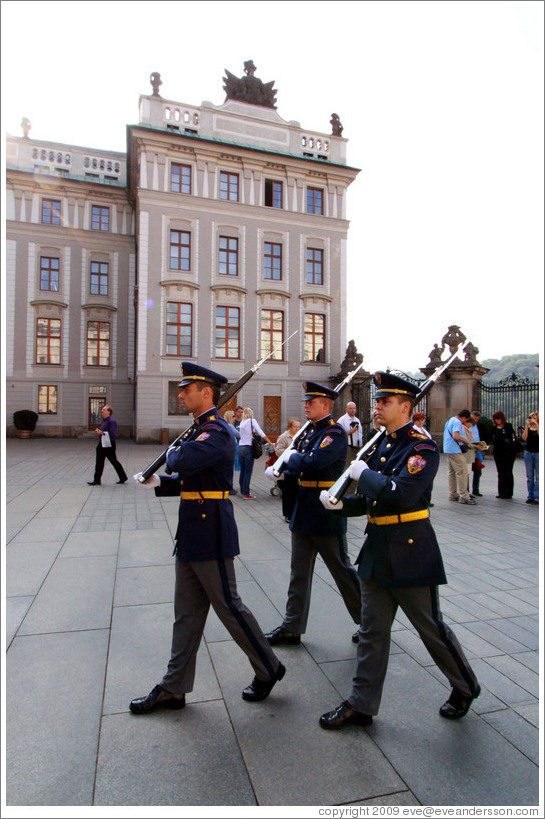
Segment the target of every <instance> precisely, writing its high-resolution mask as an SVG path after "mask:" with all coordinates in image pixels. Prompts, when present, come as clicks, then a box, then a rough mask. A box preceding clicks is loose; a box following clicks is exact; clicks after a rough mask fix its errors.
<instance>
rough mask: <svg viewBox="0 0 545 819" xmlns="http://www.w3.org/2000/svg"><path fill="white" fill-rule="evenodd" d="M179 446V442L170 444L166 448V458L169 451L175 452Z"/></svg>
mask: <svg viewBox="0 0 545 819" xmlns="http://www.w3.org/2000/svg"><path fill="white" fill-rule="evenodd" d="M179 446H180V444H171V445H170V446H169V448H168V449H167V458H168V456H169V455H170V453H171V452H175V451H176V450H177V449H178V447H179Z"/></svg>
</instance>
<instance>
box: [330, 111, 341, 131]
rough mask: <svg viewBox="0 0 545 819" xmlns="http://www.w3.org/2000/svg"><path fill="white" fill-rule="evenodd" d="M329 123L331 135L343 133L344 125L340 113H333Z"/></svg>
mask: <svg viewBox="0 0 545 819" xmlns="http://www.w3.org/2000/svg"><path fill="white" fill-rule="evenodd" d="M329 124H330V125H331V136H342V135H343V125H342V122H341V120H340V119H339V115H338V114H331V119H330V120H329Z"/></svg>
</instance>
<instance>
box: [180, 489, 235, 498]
mask: <svg viewBox="0 0 545 819" xmlns="http://www.w3.org/2000/svg"><path fill="white" fill-rule="evenodd" d="M180 497H181V499H182V500H225V499H226V498H228V497H229V490H226V491H225V492H220V491H217V492H216V491H211V492H204V491H203V492H180Z"/></svg>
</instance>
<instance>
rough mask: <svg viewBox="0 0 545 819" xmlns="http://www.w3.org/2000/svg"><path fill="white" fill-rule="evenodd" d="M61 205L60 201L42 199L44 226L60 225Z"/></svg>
mask: <svg viewBox="0 0 545 819" xmlns="http://www.w3.org/2000/svg"><path fill="white" fill-rule="evenodd" d="M60 223H61V203H60V200H59V199H42V224H44V225H60Z"/></svg>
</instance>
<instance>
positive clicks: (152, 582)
mask: <svg viewBox="0 0 545 819" xmlns="http://www.w3.org/2000/svg"><path fill="white" fill-rule="evenodd" d="M165 559H166V557H165ZM174 560H175V558H173V557H170V565H159V566H155V565H154V566H142V567H131V568H127V569H119V570H118V572H117V577H116V584H115V598H114V605H116V606H131V605H149V604H150V603H168V602H169V601H170V602H172V601H173V600H174Z"/></svg>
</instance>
